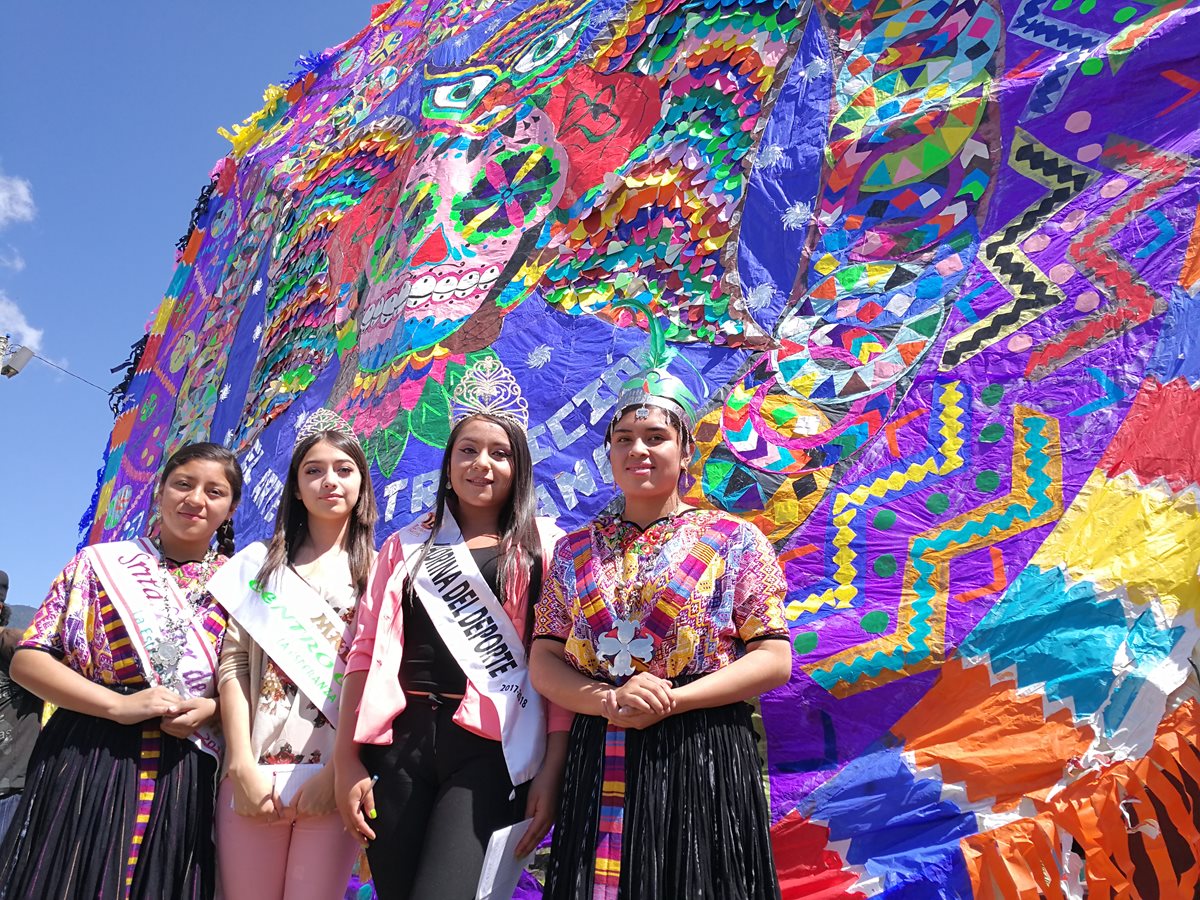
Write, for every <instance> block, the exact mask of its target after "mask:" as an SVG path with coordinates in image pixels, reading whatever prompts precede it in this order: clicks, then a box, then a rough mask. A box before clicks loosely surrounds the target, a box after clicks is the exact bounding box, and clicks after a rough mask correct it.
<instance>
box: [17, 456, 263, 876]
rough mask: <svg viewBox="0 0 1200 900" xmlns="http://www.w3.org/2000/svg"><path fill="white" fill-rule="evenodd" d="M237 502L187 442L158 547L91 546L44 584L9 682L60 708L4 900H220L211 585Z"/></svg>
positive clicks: (31, 788) (161, 489)
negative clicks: (215, 838)
mask: <svg viewBox="0 0 1200 900" xmlns="http://www.w3.org/2000/svg"><path fill="white" fill-rule="evenodd" d="M241 492H242V474H241V470H240V468H239V467H238V463H237V459H236V457H234V455H233V454H232V453H230V452H229V451H228V450H226V449H225V448H224V447H221V446H218V445H217V444H210V443H199V444H188V445H186V446H184V447H182V448H180V449H179V450H178V451H176V452H175V453H174V454H173V455H172V456H171V458H170V459H168V460H167V463H166V465H165V466H164V467H163V473H162V476H161V478H160V479H159V484H158V494H157V506H158V534H157V536H156V537H154V538H153V539H148V538H141V539H139V540H136V541H117V542H113V543H106V544H95V545H93V546H90V547H87V548H85V549H84V550H82V551H80V552H79V553H78V554H76V555H75V557H74V558H73V559H72V560H71V561H70V562H69V563H68V564H67V567H66V568H65V569H63V571H62V573H61V574H60V575H59V576H58V578H56V579H55V581H54V584H53V585H51V587H50V593H49V595H48V596H47V597H46V600H45V602H43V603H42V605H41V608H40V609H39V610H38V612H37V614H36V616H35V617H34V620H33V624H31V625H30V626H29V630H28V631H27V632H26V633H25V637H24V639H23V641H22V642H21V645H20V648H19V649H18V650H17V651H16V655H15V656H14V658H13V662H12V670H11V674H12V677H13V680H14V681H16V682H18V683H19V684H21V685H22V686H23V687H25V688H26V689H27V690H29V691H30V692H31V693H33V694H35V695H37V696H38V697H41V698H42V699H44V700H46V701H48V702H50V703H52V704H54V705H55V706H56V707H57V711H56V712H55V713H54V714H53V715H52V716H51V717H50V721H49V722H48V723H47V724H46V727H45V728H44V729H43V730H42V733H41V734H40V735H39V737H38V740H37V743H36V745H35V746H34V749H33V755H32V757H31V758H30V763H29V771H28V776H27V778H26V783H25V793H24V795H23V797H22V799H21V803H20V805H19V806H18V807H17V810H16V814H15V817H14V820H13V824H12V827H11V828H10V829H9V832H8V835H7V837H6V838H5V841H4V844H3V845H2V846H0V898H4V900H17V898H26V897H54V898H66V900H75V898H78V900H97V898H99V900H125V898H135V900H159V898H163V897H171V898H185V900H192V898H195V900H200V898H209V897H212V896H213V892H214V891H215V889H216V872H215V868H216V866H215V854H214V850H213V841H212V827H213V800H214V797H215V793H216V777H217V759H218V755H219V753H220V743H219V739H218V738H217V735H216V733H215V732H214V730H213V727H212V726H214V725H215V724H216V717H217V701H216V669H217V654H218V653H219V652H220V648H221V643H222V639H223V636H224V633H225V611H224V609H222V608H221V606H220V605H219V604H218V603H216V602H215V601H214V600H213V598H212V596H211V594H209V592H208V582H209V579H210V578H211V577H212V575H213V574H214V573H215V572H216V571H217V569H218V568H219V567H220V565H221V564H222V563H223V562H224V561H225V559H226V556H227V555H229V554H231V553H232V552H233V549H234V548H233V525H232V517H233V512H234V510H235V509H236V507H237V503H238V500H239V498H240V497H241ZM214 538H218V539H219V542H218V546H216V547H214V546H212V543H213V539H214Z"/></svg>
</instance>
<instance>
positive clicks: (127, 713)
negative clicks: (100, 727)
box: [112, 685, 183, 725]
mask: <svg viewBox="0 0 1200 900" xmlns="http://www.w3.org/2000/svg"><path fill="white" fill-rule="evenodd" d="M114 696H115V697H117V698H119V699H118V700H117V702H116V706H115V708H114V710H113V715H112V719H113V721H114V722H119V723H120V724H122V725H136V724H138V723H139V722H145V721H146V720H147V719H157V718H159V717H160V716H165V715H167V714H168V713H171V712H174V711H175V707H176V706H177V705H178V704H180V703H182V702H183V698H182V697H180V696H179V695H178V694H177V693H175V692H174V691H173V690H171V689H170V688H165V687H162V686H161V685H159V686H157V687H152V688H147V689H146V690H144V691H137V692H136V693H133V694H116V695H114Z"/></svg>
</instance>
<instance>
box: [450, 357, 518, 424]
mask: <svg viewBox="0 0 1200 900" xmlns="http://www.w3.org/2000/svg"><path fill="white" fill-rule="evenodd" d="M481 414H482V415H485V416H495V417H497V418H505V419H511V420H512V421H514V422H516V423H517V424H518V425H520V426H521V428H522V429H526V428H528V427H529V404H528V403H526V402H525V398H524V397H523V396H522V395H521V386H520V385H519V384H517V380H516V379H515V378H513V374H512V372H511V371H509V369H508V367H507V366H506V365H504V363H502V362H500V360H499V359H498V358H497V357H495V356H484V357H482V358H480V359H478V360H476V361H475V362H474V363H473V364H472V365H471V367H470V368H469V369H467V370H466V371H465V372H464V373H463V375H462V378H460V379H459V380H458V384H456V385H455V386H454V391H453V392H452V393H451V395H450V422H451V424H452V425H457V424H458V423H459V422H461V421H462V420H463V419H466V418H468V417H469V416H475V415H481Z"/></svg>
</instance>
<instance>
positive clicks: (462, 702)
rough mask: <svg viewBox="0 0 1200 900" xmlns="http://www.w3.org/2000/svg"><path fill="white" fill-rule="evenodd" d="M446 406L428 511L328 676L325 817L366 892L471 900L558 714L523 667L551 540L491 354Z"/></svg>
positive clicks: (551, 801)
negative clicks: (330, 717) (354, 856)
mask: <svg viewBox="0 0 1200 900" xmlns="http://www.w3.org/2000/svg"><path fill="white" fill-rule="evenodd" d="M454 401H455V408H454V413H455V415H454V420H455V424H454V427H453V429H452V431H451V433H450V438H449V441H448V443H447V449H446V453H445V455H444V456H443V459H442V469H441V478H440V480H439V483H438V490H437V499H436V501H435V505H434V509H433V511H432V512H431V513H430V514H429V515H427V516H425V517H424V518H422V519H420V520H418V521H417V522H415V523H413V524H412V525H411V526H409V527H408V528H405V529H402V530H401V531H399V532H397V533H396V534H394V535H392V536H391V537H390V538H389V539H388V540H387V541H386V542H385V543H384V545H383V547H382V548H381V550H380V552H379V556H378V558H377V559H376V561H375V565H374V567H373V569H372V572H371V578H370V581H369V584H368V587H367V593H366V595H365V596H364V597H363V599H362V601H361V602H360V604H359V611H358V621H357V626H356V629H355V636H354V640H353V643H352V645H351V649H350V654H349V657H348V660H347V665H346V675H345V680H344V682H343V692H342V700H341V709H342V712H341V715H342V718H343V721H344V722H345V723H346V727H343V728H339V729H338V735H337V745H336V749H335V756H334V766H335V772H336V795H337V801H338V808H339V811H340V812H341V815H342V819H343V821H344V822H345V823H346V827H347V829H348V830H349V831H350V832H351V833H352V834H354V835H356V836H357V837H358V838H359V840H360V842H361V843H362V844H363V846H364V847H366V849H367V857H368V860H369V861H370V864H371V873H372V876H373V878H374V881H375V889H376V891H377V892H378V894H379V896H380V898H382V900H393V898H408V897H439V898H446V900H455V898H460V897H461V898H463V900H471V898H473V897H474V896H475V891H476V886H477V883H478V880H479V874H480V870H481V868H482V864H483V856H484V851H485V849H486V847H487V843H488V840H489V839H490V837H491V835H492V833H493V832H494V831H496V830H498V829H500V828H503V827H506V826H509V825H513V824H516V823H518V822H520V821H522V820H523V819H526V818H532V820H533V821H532V823H531V824H530V825H529V826H528V828H527V829H526V830H525V832H524V835H523V837H522V839H521V842H520V845H519V846H518V847H517V855H518V856H523V855H525V854H527V853H529V852H530V851H532V850H533V848H534V847H535V846H537V843H538V842H539V841H540V840H541V839H542V838H543V837H544V836H545V834H546V832H547V831H548V830H549V828H550V825H551V823H552V821H553V818H554V812H555V809H556V805H557V800H558V791H559V784H560V781H561V777H562V769H563V765H564V762H565V751H566V731H567V729H569V727H570V723H571V718H572V716H571V714H570V713H566V712H564V711H562V710H556V709H551V710H546V709H544V706H543V701H542V699H541V697H539V696H538V695H537V694H536V693H535V692H534V690H533V687H532V685H531V684H530V681H529V674H528V670H527V667H526V651H527V648H528V647H529V636H530V625H531V618H532V610H533V605H534V603H535V602H536V600H537V598H538V595H539V593H540V591H541V584H542V580H543V576H544V572H545V564H546V562H547V561H548V560H549V559H550V558H551V556H552V554H553V547H554V543H555V541H556V540H557V538H558V536H559V535H560V534H561V532H559V531H558V529H557V528H555V526H554V525H553V524H552V523H550V522H548V521H546V520H539V519H537V518H536V517H535V515H534V510H535V506H536V501H535V499H534V493H533V464H532V460H531V458H530V453H529V446H528V443H527V441H526V438H525V431H524V428H525V425H526V421H527V412H526V409H525V402H524V400H523V399H522V398H521V397H520V393H519V390H518V389H517V388H516V385H515V383H514V382H513V381H512V378H511V375H510V374H509V373H508V372H507V370H506V369H504V367H503V366H502V365H501V364H500V363H499V362H498V361H497V360H496V359H495V358H494V357H487V358H484V359H483V360H482V361H481V362H479V363H477V364H476V365H475V366H474V367H473V368H471V369H469V370H468V371H467V372H466V373H465V374H464V375H463V378H462V379H461V380H460V382H459V384H458V385H457V387H456V388H455V392H454ZM547 713H548V714H547ZM547 732H549V733H547Z"/></svg>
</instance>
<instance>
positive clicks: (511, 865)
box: [475, 819, 533, 900]
mask: <svg viewBox="0 0 1200 900" xmlns="http://www.w3.org/2000/svg"><path fill="white" fill-rule="evenodd" d="M532 821H533V819H526V820H525V821H524V822H518V823H517V824H516V825H509V826H508V827H507V828H501V829H500V830H499V831H496V832H494V833H493V834H492V839H491V840H490V841H488V845H487V852H486V853H485V854H484V855H483V871H481V872H480V873H479V887H478V888H476V890H475V900H512V895H513V891H515V890H516V889H517V882H518V881H519V880H520V878H521V872H523V871H524V870H525V864H526V863H528V862H529V860H530V859H531V858H532V857H533V854H532V853H530V854H529V856H526V857H525V858H524V859H517V858H516V857H515V856H513V851H514V850H516V849H517V844H519V843H521V838H522V837H524V836H525V829H527V828H528V827H529V823H530V822H532Z"/></svg>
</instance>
